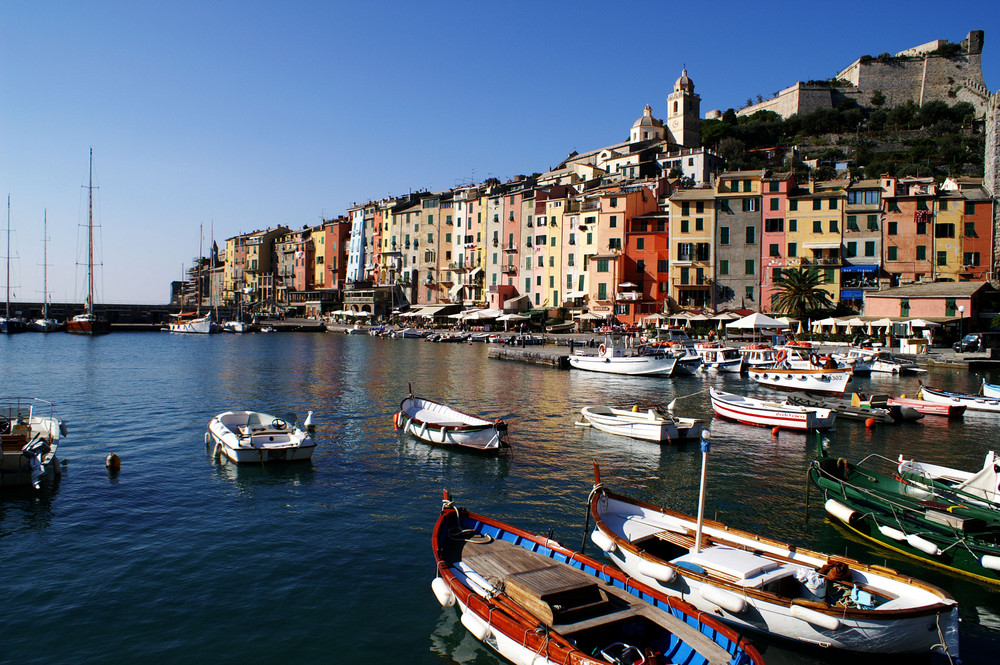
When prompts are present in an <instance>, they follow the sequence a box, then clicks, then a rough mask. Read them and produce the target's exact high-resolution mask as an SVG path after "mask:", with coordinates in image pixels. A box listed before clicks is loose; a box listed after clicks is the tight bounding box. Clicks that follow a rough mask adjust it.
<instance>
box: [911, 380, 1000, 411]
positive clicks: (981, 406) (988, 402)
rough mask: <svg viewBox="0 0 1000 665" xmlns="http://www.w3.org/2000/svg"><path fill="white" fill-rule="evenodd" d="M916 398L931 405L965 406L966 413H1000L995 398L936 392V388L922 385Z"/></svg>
mask: <svg viewBox="0 0 1000 665" xmlns="http://www.w3.org/2000/svg"><path fill="white" fill-rule="evenodd" d="M917 397H919V398H920V399H922V400H924V401H925V402H930V403H932V404H949V405H955V406H965V407H966V409H967V410H968V411H986V412H990V413H1000V398H996V397H984V396H983V395H973V394H970V393H958V392H952V391H950V390H938V389H937V388H929V387H927V386H924V385H922V386H920V392H918V393H917Z"/></svg>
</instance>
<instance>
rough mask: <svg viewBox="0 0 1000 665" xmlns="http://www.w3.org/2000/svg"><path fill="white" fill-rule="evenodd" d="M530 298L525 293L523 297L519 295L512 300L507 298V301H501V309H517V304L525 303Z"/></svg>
mask: <svg viewBox="0 0 1000 665" xmlns="http://www.w3.org/2000/svg"><path fill="white" fill-rule="evenodd" d="M530 297H531V296H529V295H528V294H527V293H525V294H524V295H521V296H515V297H513V298H508V299H507V300H504V301H503V308H504V309H513V308H515V307H517V306H518V304H519V303H522V302H525V301H526V300H528V299H529V298H530Z"/></svg>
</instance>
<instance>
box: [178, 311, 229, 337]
mask: <svg viewBox="0 0 1000 665" xmlns="http://www.w3.org/2000/svg"><path fill="white" fill-rule="evenodd" d="M167 330H168V331H169V332H172V333H188V334H198V335H208V334H210V333H214V332H216V331H217V330H218V328H216V326H215V322H214V321H213V319H212V312H211V311H209V312H208V313H207V314H205V315H204V316H198V315H197V314H196V313H193V312H181V313H179V314H174V315H172V316H171V319H170V321H169V322H167Z"/></svg>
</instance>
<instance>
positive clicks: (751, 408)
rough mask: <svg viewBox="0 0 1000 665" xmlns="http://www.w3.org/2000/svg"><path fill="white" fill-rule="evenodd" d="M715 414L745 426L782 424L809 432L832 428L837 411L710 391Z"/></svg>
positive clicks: (783, 426)
mask: <svg viewBox="0 0 1000 665" xmlns="http://www.w3.org/2000/svg"><path fill="white" fill-rule="evenodd" d="M710 394H711V399H712V410H713V411H714V412H715V415H717V416H719V417H720V418H726V419H728V420H735V421H737V422H740V423H743V424H744V425H756V426H757V427H780V428H781V429H789V430H798V431H803V432H807V431H810V430H817V429H829V428H831V427H833V425H834V423H835V422H836V414H834V413H833V412H832V411H831V410H829V409H815V408H811V407H804V406H795V405H788V404H779V403H777V402H765V401H763V400H752V399H748V398H745V397H741V396H739V395H733V394H732V393H724V392H722V391H718V390H715V389H714V388H713V389H712V390H711V391H710Z"/></svg>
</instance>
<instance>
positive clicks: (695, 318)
mask: <svg viewBox="0 0 1000 665" xmlns="http://www.w3.org/2000/svg"><path fill="white" fill-rule="evenodd" d="M708 320H709V318H708V317H707V316H705V315H704V314H693V315H691V316H689V317H688V321H708Z"/></svg>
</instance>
